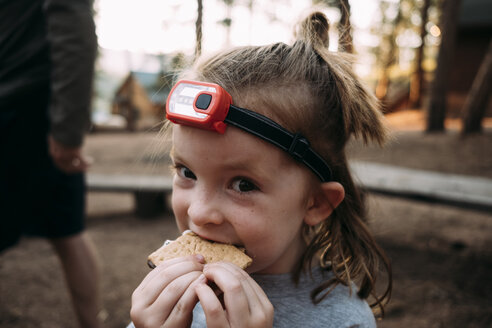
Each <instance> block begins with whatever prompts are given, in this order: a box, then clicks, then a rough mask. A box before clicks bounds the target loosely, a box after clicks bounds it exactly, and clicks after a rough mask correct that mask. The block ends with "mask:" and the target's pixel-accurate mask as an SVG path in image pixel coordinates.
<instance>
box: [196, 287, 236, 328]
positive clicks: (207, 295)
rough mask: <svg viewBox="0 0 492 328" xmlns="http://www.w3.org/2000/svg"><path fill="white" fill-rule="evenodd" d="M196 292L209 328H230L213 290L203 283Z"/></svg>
mask: <svg viewBox="0 0 492 328" xmlns="http://www.w3.org/2000/svg"><path fill="white" fill-rule="evenodd" d="M195 292H196V295H197V296H198V300H199V301H200V304H201V305H202V308H203V313H204V314H205V319H206V322H207V327H210V328H222V327H224V328H225V327H229V323H228V320H227V315H226V313H225V311H224V309H223V308H222V304H221V303H220V301H219V299H218V298H217V296H216V295H215V293H214V291H213V290H212V288H210V287H209V286H207V285H206V284H204V283H201V284H197V285H196V287H195Z"/></svg>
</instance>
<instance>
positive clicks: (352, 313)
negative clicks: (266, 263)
mask: <svg viewBox="0 0 492 328" xmlns="http://www.w3.org/2000/svg"><path fill="white" fill-rule="evenodd" d="M327 274H328V275H329V273H327V272H326V271H321V270H313V272H312V275H305V276H304V277H302V278H301V280H300V282H299V284H297V285H293V283H292V281H291V279H290V276H288V275H287V276H285V275H282V276H278V275H277V276H270V277H261V279H259V281H258V282H259V284H260V286H261V287H262V288H263V290H264V291H265V292H266V294H267V295H268V297H269V299H270V301H271V302H272V304H273V306H274V308H275V318H274V326H275V327H294V326H299V327H301V326H302V327H333V328H335V327H336V328H339V327H360V328H373V327H376V320H375V318H374V315H373V313H372V311H371V308H370V307H369V305H368V304H367V302H366V301H365V300H363V299H361V298H359V297H358V296H357V289H356V288H355V286H352V288H349V287H348V286H344V285H337V286H336V287H335V288H334V289H333V290H332V291H331V292H330V293H329V294H328V295H326V297H325V298H323V300H322V301H321V302H320V303H318V304H313V302H312V301H311V297H310V294H311V291H312V290H313V289H314V288H316V287H317V286H318V285H319V284H320V283H321V282H322V281H325V280H326V279H327ZM256 278H258V277H256Z"/></svg>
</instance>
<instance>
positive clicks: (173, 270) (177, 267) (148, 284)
mask: <svg viewBox="0 0 492 328" xmlns="http://www.w3.org/2000/svg"><path fill="white" fill-rule="evenodd" d="M166 262H168V263H166ZM166 262H164V263H162V264H161V265H158V266H157V267H156V268H155V269H154V270H152V271H151V272H150V273H149V274H148V275H147V277H145V279H144V280H143V281H142V283H141V284H140V285H139V286H138V287H137V289H135V292H134V294H135V296H136V297H141V298H142V299H144V300H145V303H146V304H147V305H148V304H151V303H154V301H155V300H156V299H157V297H158V296H159V295H160V294H161V293H162V291H163V290H164V288H166V286H167V285H168V284H169V283H171V282H172V281H173V280H175V279H176V278H178V277H180V276H182V275H184V274H186V273H189V272H193V271H198V272H201V271H202V270H203V264H202V263H199V262H198V261H197V260H196V258H195V257H186V258H180V259H174V260H170V261H166Z"/></svg>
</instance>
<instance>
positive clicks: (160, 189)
mask: <svg viewBox="0 0 492 328" xmlns="http://www.w3.org/2000/svg"><path fill="white" fill-rule="evenodd" d="M172 185H173V184H172V177H170V176H161V175H160V176H155V175H138V174H114V175H113V174H102V173H88V174H87V188H88V190H89V191H105V192H131V193H133V194H134V196H135V207H136V208H135V212H136V214H137V216H139V217H153V216H156V215H158V214H160V213H163V212H164V211H166V210H167V209H166V197H167V195H169V194H170V193H171V191H172Z"/></svg>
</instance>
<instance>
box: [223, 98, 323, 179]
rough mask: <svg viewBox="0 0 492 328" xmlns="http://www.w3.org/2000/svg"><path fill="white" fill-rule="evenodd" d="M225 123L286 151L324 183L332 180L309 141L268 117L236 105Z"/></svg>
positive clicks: (232, 106) (230, 109) (321, 159)
mask: <svg viewBox="0 0 492 328" xmlns="http://www.w3.org/2000/svg"><path fill="white" fill-rule="evenodd" d="M224 122H225V123H228V124H231V125H233V126H235V127H238V128H240V129H242V130H244V131H247V132H249V133H251V134H253V135H255V136H257V137H259V138H261V139H263V140H265V141H268V142H270V143H272V144H274V145H275V146H277V147H279V148H281V149H282V150H284V151H286V152H287V153H288V154H289V155H290V156H292V157H293V158H294V159H295V160H297V161H299V162H301V163H303V164H304V165H306V166H307V167H308V168H309V169H311V171H313V172H314V174H316V175H317V176H318V177H319V179H320V180H321V181H322V182H328V181H331V180H332V173H331V169H330V167H329V166H328V164H327V163H326V162H325V161H324V160H323V158H322V157H321V156H319V155H318V154H317V153H316V152H315V151H314V150H313V149H312V148H311V146H310V145H309V141H308V140H307V139H306V138H304V137H303V136H302V135H301V134H300V133H295V134H293V133H291V132H289V131H287V130H286V129H285V128H283V127H282V126H280V125H279V124H277V123H276V122H274V121H272V120H271V119H269V118H268V117H265V116H263V115H261V114H258V113H256V112H253V111H250V110H248V109H245V108H240V107H236V106H234V105H231V106H230V108H229V112H228V114H227V116H226V118H225V119H224Z"/></svg>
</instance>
